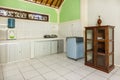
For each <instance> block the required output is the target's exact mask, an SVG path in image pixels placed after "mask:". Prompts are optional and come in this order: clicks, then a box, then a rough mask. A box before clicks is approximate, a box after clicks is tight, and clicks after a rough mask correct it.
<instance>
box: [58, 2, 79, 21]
mask: <svg viewBox="0 0 120 80" xmlns="http://www.w3.org/2000/svg"><path fill="white" fill-rule="evenodd" d="M64 1H65V2H64V4H63V5H62V8H61V11H60V22H66V21H71V20H77V19H80V0H64Z"/></svg>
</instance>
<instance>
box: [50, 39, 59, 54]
mask: <svg viewBox="0 0 120 80" xmlns="http://www.w3.org/2000/svg"><path fill="white" fill-rule="evenodd" d="M50 43H51V54H54V53H57V48H58V44H57V43H58V41H57V40H52V41H51V42H50Z"/></svg>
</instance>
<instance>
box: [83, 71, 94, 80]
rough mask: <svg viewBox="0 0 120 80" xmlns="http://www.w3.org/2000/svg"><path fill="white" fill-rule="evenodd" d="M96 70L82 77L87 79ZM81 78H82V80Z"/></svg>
mask: <svg viewBox="0 0 120 80" xmlns="http://www.w3.org/2000/svg"><path fill="white" fill-rule="evenodd" d="M95 71H96V70H94V71H92V72H91V73H89V74H88V75H86V76H84V77H83V78H82V79H85V78H86V77H88V76H89V75H91V74H92V73H94V72H95ZM82 79H81V80H82Z"/></svg>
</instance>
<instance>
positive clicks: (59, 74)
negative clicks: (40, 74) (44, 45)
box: [40, 61, 68, 80]
mask: <svg viewBox="0 0 120 80" xmlns="http://www.w3.org/2000/svg"><path fill="white" fill-rule="evenodd" d="M40 62H41V61H40ZM41 63H42V64H44V63H43V62H41ZM44 65H46V64H44ZM46 66H47V67H48V68H50V67H49V66H48V65H46ZM50 69H51V70H52V71H55V70H54V69H52V68H50ZM55 72H56V71H55ZM48 73H49V72H48ZM56 73H57V74H59V73H58V72H56ZM59 76H60V77H64V76H62V75H60V74H59ZM64 79H65V80H68V79H66V78H64Z"/></svg>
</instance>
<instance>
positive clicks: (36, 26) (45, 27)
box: [0, 17, 58, 39]
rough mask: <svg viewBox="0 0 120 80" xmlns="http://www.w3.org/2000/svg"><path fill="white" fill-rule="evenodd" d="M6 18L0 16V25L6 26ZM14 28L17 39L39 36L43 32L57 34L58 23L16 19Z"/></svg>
mask: <svg viewBox="0 0 120 80" xmlns="http://www.w3.org/2000/svg"><path fill="white" fill-rule="evenodd" d="M7 19H8V18H3V17H0V26H4V27H6V28H7ZM15 30H16V37H17V39H21V38H41V37H43V35H45V34H58V24H57V23H50V22H41V21H32V20H24V19H16V22H15Z"/></svg>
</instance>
